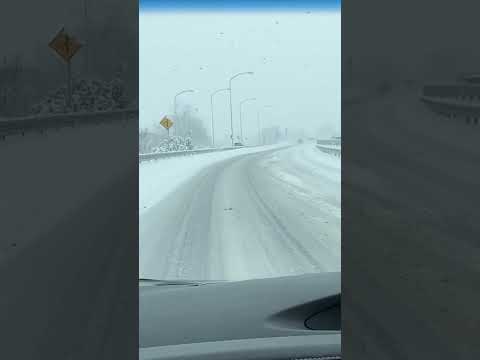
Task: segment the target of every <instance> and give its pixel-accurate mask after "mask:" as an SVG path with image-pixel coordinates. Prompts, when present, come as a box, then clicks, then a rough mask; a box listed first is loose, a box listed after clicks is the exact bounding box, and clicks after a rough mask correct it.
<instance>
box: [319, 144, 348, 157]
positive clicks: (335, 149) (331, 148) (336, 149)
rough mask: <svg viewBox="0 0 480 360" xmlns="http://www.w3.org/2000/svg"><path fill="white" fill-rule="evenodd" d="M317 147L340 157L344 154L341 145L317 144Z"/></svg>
mask: <svg viewBox="0 0 480 360" xmlns="http://www.w3.org/2000/svg"><path fill="white" fill-rule="evenodd" d="M317 149H319V150H320V151H323V152H324V153H327V154H332V155H335V156H339V157H341V156H342V149H341V148H340V147H336V146H335V147H334V146H324V145H317Z"/></svg>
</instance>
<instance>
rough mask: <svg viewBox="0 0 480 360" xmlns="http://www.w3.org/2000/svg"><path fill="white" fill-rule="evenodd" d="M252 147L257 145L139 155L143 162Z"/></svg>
mask: <svg viewBox="0 0 480 360" xmlns="http://www.w3.org/2000/svg"><path fill="white" fill-rule="evenodd" d="M251 147H255V146H237V147H225V148H209V149H197V150H185V151H168V152H156V153H149V154H139V155H138V157H139V161H140V162H142V161H150V160H156V159H165V158H170V157H176V156H188V155H195V154H205V153H211V152H218V151H228V150H236V149H245V148H251Z"/></svg>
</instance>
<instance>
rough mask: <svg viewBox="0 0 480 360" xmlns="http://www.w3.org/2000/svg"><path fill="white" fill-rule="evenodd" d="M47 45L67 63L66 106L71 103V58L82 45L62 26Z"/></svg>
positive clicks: (69, 105)
mask: <svg viewBox="0 0 480 360" xmlns="http://www.w3.org/2000/svg"><path fill="white" fill-rule="evenodd" d="M48 46H49V47H50V48H51V49H53V50H54V51H55V52H56V53H57V54H58V55H59V56H60V57H61V58H62V59H63V61H64V62H65V63H66V65H67V96H66V98H67V106H68V107H69V108H70V107H71V105H72V68H71V60H72V58H73V56H74V55H75V54H76V53H77V51H78V50H80V48H81V47H82V44H80V43H79V42H78V41H77V40H76V39H75V38H74V37H72V36H70V35H69V34H68V33H66V32H65V29H64V28H62V29H60V31H59V32H58V33H57V34H56V35H55V37H54V38H53V39H52V41H50V43H49V44H48Z"/></svg>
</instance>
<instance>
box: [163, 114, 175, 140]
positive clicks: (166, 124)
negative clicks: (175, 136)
mask: <svg viewBox="0 0 480 360" xmlns="http://www.w3.org/2000/svg"><path fill="white" fill-rule="evenodd" d="M160 125H162V126H163V127H164V128H165V129H166V130H167V135H168V137H170V128H171V127H172V126H173V121H172V120H170V119H169V118H168V117H166V116H164V117H163V119H162V120H161V121H160Z"/></svg>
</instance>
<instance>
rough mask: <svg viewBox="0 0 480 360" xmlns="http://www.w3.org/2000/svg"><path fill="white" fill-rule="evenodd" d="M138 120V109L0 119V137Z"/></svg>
mask: <svg viewBox="0 0 480 360" xmlns="http://www.w3.org/2000/svg"><path fill="white" fill-rule="evenodd" d="M136 119H138V109H136V108H135V109H125V110H112V111H99V112H78V113H65V114H47V115H45V114H42V115H32V116H25V117H17V118H6V119H0V137H1V138H5V136H9V135H17V134H21V135H24V134H25V133H26V132H43V131H46V130H51V129H60V128H65V127H76V126H84V125H98V124H104V123H111V122H119V121H129V120H136Z"/></svg>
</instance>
